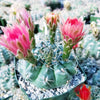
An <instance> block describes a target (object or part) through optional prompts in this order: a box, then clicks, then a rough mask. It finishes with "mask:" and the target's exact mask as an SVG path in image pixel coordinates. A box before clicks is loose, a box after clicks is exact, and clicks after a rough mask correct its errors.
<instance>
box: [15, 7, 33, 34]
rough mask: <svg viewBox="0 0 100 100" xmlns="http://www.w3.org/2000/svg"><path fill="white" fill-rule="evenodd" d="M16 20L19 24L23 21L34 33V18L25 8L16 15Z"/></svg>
mask: <svg viewBox="0 0 100 100" xmlns="http://www.w3.org/2000/svg"><path fill="white" fill-rule="evenodd" d="M16 19H17V21H18V22H19V23H21V22H22V21H23V22H24V24H25V25H26V26H27V27H28V28H29V29H30V30H31V31H32V32H33V30H34V25H33V21H32V17H31V15H30V14H29V12H28V11H27V10H26V9H24V8H22V9H20V10H19V11H18V12H17V14H16Z"/></svg>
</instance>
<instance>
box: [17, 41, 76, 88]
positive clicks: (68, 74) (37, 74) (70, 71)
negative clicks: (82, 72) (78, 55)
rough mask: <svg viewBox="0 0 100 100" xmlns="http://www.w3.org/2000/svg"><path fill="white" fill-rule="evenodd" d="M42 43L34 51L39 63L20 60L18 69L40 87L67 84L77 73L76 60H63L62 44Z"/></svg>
mask: <svg viewBox="0 0 100 100" xmlns="http://www.w3.org/2000/svg"><path fill="white" fill-rule="evenodd" d="M41 44H42V45H40V47H37V48H36V49H34V50H33V51H32V52H34V55H35V58H37V65H36V66H33V65H32V64H31V63H29V62H27V61H25V60H19V61H18V64H17V66H18V71H19V72H20V73H21V75H22V76H23V77H24V78H25V79H26V80H28V81H30V82H31V83H33V84H34V85H35V86H37V87H39V88H45V89H51V88H56V87H60V86H62V85H64V84H66V82H67V81H69V80H70V79H71V78H72V76H73V75H75V74H76V62H75V60H73V61H71V60H68V61H63V59H62V52H63V49H62V45H60V44H57V45H51V44H50V43H49V42H47V43H43V42H42V43H41ZM51 55H52V56H51Z"/></svg>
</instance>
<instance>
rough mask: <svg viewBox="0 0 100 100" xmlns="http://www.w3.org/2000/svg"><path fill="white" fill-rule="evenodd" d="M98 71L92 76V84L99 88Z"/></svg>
mask: <svg viewBox="0 0 100 100" xmlns="http://www.w3.org/2000/svg"><path fill="white" fill-rule="evenodd" d="M99 75H100V70H98V71H97V73H96V74H94V75H93V82H94V84H95V85H97V86H100V76H99Z"/></svg>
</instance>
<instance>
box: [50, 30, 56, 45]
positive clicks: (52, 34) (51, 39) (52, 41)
mask: <svg viewBox="0 0 100 100" xmlns="http://www.w3.org/2000/svg"><path fill="white" fill-rule="evenodd" d="M49 36H50V43H51V44H54V41H55V31H53V30H50V32H49Z"/></svg>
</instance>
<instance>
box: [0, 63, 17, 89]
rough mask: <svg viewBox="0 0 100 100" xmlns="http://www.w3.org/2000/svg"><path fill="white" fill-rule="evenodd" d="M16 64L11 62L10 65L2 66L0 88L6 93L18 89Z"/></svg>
mask: <svg viewBox="0 0 100 100" xmlns="http://www.w3.org/2000/svg"><path fill="white" fill-rule="evenodd" d="M14 67H15V66H14V63H13V62H11V63H10V64H9V65H5V66H2V67H1V69H0V88H1V89H2V90H4V91H8V90H11V89H13V88H14V87H18V84H17V81H16V76H15V69H14Z"/></svg>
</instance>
